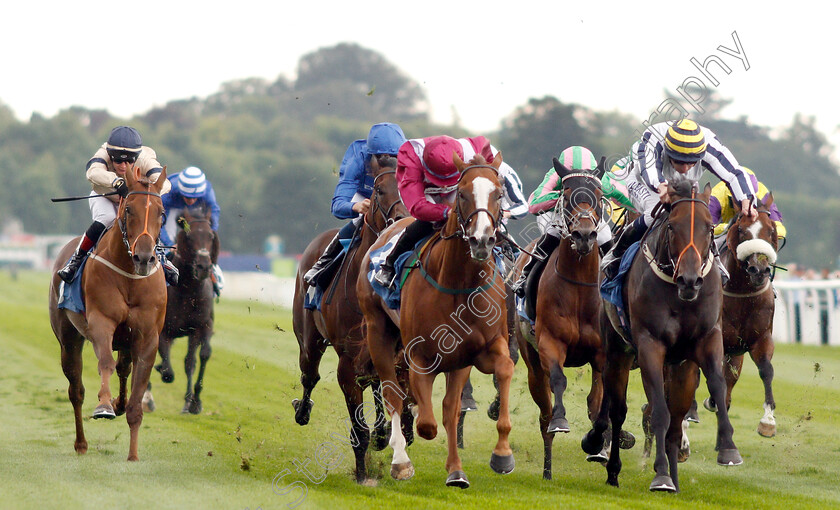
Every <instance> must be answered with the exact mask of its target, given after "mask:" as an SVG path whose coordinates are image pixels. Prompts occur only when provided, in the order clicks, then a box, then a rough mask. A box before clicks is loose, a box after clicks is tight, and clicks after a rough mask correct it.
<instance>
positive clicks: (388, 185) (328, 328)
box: [292, 157, 408, 483]
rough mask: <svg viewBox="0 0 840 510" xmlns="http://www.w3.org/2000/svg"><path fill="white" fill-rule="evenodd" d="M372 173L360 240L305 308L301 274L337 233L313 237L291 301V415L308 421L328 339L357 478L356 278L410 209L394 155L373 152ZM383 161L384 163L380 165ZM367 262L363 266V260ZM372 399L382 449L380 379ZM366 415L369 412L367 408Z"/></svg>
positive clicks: (363, 439) (360, 425)
mask: <svg viewBox="0 0 840 510" xmlns="http://www.w3.org/2000/svg"><path fill="white" fill-rule="evenodd" d="M370 161H371V174H372V175H373V178H374V180H373V183H374V188H373V194H372V195H371V207H370V209H368V211H367V213H366V214H365V215H364V222H363V224H362V226H361V227H360V230H359V232H358V234H357V235H358V237H359V243H358V245H356V246H355V247H353V248H351V250H350V252H349V253H347V254H346V255H345V259H344V261H343V262H342V269H341V270H340V272H339V273H338V274H337V275H336V276H335V277H334V280H333V282H332V285H331V290H328V291H327V292H325V293H324V296H323V297H322V299H321V310H320V311H316V310H307V309H305V308H304V306H303V305H304V297H305V294H306V292H307V291H308V290H309V285H308V284H307V283H306V282H304V280H303V275H304V274H305V273H306V271H308V270H309V268H310V267H312V265H313V264H314V263H315V261H316V260H317V259H318V257H319V256H320V255H321V253H323V250H324V249H325V247H326V246H327V244H328V243H329V242H330V240H331V239H332V238H333V236H334V235H335V234H336V232H337V231H336V230H330V231H327V232H324V233H323V234H321V235H319V236H318V237H316V238H315V239H314V240H313V241H312V242H311V243H310V244H309V246H308V247H307V248H306V251H304V253H303V258H302V259H301V262H300V265H299V267H298V273H297V281H296V283H295V296H294V301H293V310H292V313H293V317H292V318H293V326H294V331H295V336H296V337H297V340H298V346H299V348H300V359H299V361H300V371H301V376H300V381H301V383H302V385H303V396H302V397H301V399H300V400H297V399H296V400H295V402H293V405H294V407H295V420H296V421H297V423H298V424H300V425H305V424H307V423H309V417H310V412H311V410H312V400H311V399H310V395H311V394H312V390H313V388H314V387H315V384H317V382H318V380H319V379H320V378H321V376H320V374H319V373H318V367H319V366H320V363H321V357H322V356H323V354H324V352H325V350H326V348H327V345H328V344H327V343H326V342H325V339H326V340H328V341H329V344H332V346H333V348H334V349H335V352H336V354H338V370H337V377H338V384H339V386H340V387H341V391H342V392H344V399H345V402H346V404H347V411H348V413H349V416H350V420H351V427H352V430H351V431H350V432H351V434H352V435H351V438H352V441H351V444H352V447H353V453H354V455H355V459H356V481H357V482H359V483H362V482H365V481H366V480H367V469H366V467H365V453H366V452H367V448H368V444H369V442H370V433H369V431H368V425H367V423H366V421H365V414H366V413H365V412H363V411H364V409H363V405H364V404H363V395H362V393H363V389H364V388H363V387H362V386H360V385H359V383H358V382H357V380H356V369H355V360H356V357H357V356H358V353H359V349H361V348H362V347H363V345H364V344H363V338H364V327H363V324H362V322H363V319H364V316H363V315H362V311H361V310H360V309H359V307H358V305H357V304H356V303H357V302H358V299H357V298H356V279H357V277H358V275H359V272H360V268H361V267H362V260H363V259H364V258H365V253H366V252H367V250H368V248H370V246H371V245H372V244H373V242H374V241H375V240H376V238H377V236H378V235H379V233H380V232H381V231H382V230H384V229H385V227H387V226H388V225H390V224H391V223H393V222H394V220H397V219H400V218H404V217H406V216H408V211H407V210H406V208H405V205H403V203H402V200H401V199H400V194H399V190H398V189H397V181H396V178H395V173H396V170H395V168H396V158H393V157H390V158H381V159H379V158H377V157H372V158H371V160H370ZM381 165H382V166H381ZM365 267H367V266H365ZM373 384H374V402H375V406H376V412H377V420H376V423H375V431H374V448H377V449H379V450H381V449H383V448H384V447H385V445H386V441H387V437H388V434H387V431H386V430H385V425H386V424H387V422H386V420H385V418H384V412H383V411H382V400H381V398H380V397H379V394H378V392H377V391H376V389H377V387H378V382H374V383H373ZM368 415H369V413H368Z"/></svg>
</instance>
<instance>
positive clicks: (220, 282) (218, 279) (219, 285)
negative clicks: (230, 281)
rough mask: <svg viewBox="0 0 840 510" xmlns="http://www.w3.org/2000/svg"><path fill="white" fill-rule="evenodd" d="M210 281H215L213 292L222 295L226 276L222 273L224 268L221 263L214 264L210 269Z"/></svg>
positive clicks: (217, 295)
mask: <svg viewBox="0 0 840 510" xmlns="http://www.w3.org/2000/svg"><path fill="white" fill-rule="evenodd" d="M210 281H212V282H213V293H214V294H216V297H219V296H221V295H222V289H224V288H225V277H224V276H223V275H222V268H221V267H219V264H213V267H212V268H211V270H210Z"/></svg>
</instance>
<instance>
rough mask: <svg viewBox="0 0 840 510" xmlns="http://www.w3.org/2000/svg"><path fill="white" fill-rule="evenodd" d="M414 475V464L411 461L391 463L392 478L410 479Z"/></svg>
mask: <svg viewBox="0 0 840 510" xmlns="http://www.w3.org/2000/svg"><path fill="white" fill-rule="evenodd" d="M412 476H414V466H413V465H412V464H411V461H408V462H404V463H402V464H391V478H393V479H394V480H408V479H410V478H411V477H412Z"/></svg>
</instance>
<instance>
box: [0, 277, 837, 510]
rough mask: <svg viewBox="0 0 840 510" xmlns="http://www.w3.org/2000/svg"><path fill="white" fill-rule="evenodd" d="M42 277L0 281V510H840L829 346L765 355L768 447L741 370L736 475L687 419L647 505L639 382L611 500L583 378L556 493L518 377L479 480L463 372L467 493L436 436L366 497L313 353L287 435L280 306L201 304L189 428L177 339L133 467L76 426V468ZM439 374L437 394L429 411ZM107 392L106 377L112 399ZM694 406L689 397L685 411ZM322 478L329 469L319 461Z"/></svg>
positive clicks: (104, 432) (286, 356)
mask: <svg viewBox="0 0 840 510" xmlns="http://www.w3.org/2000/svg"><path fill="white" fill-rule="evenodd" d="M47 288H48V275H46V274H44V273H33V272H21V273H19V274H18V275H17V276H16V278H12V277H11V276H10V275H9V274H8V273H7V272H2V273H0V508H62V509H72V508H142V509H146V508H178V509H184V508H231V509H245V508H248V509H251V510H254V509H256V508H262V509H264V510H267V509H272V508H278V509H279V508H292V507H297V508H330V509H334V510H336V509H339V508H340V509H344V508H417V509H421V508H450V507H457V508H459V509H467V508H480V509H483V510H484V509H489V508H511V509H513V508H528V509H531V508H558V507H563V508H587V509H588V508H673V507H677V508H695V509H697V508H700V509H702V508H721V507H724V508H827V507H840V488H838V487H840V485H838V473H840V436H839V435H838V431H840V350H837V349H836V348H827V347H803V346H787V345H780V346H777V351H776V356H775V359H774V366H775V368H776V379H775V385H774V389H775V392H776V401H777V411H776V418H777V422H778V434H777V436H776V437H774V438H772V439H766V438H762V437H759V436H758V434H756V432H755V429H756V426H757V424H758V420H759V418H760V417H761V414H762V409H761V404H762V400H763V391H762V387H761V382H760V380H759V378H758V374H757V370H756V369H755V366H754V365H753V364H752V362H751V361H750V360H746V361H745V363H744V367H745V369H744V374H743V376H742V379H741V382H739V384H738V386H737V387H736V389H735V395H734V399H733V404H732V410H731V417H732V421H733V425H734V426H735V441H736V443H737V445H738V446H739V448H740V451H741V454H742V455H743V457H744V461H745V463H744V465H742V466H740V467H732V468H724V467H719V466H717V465H716V464H715V458H716V455H715V452H714V432H715V418H714V415H712V414H711V413H708V412H706V411H705V410H703V409H701V411H700V412H701V415H700V417H701V423H700V424H693V425H692V426H691V429H690V436H691V441H692V455H691V458H690V459H689V460H688V462H686V463H684V464H681V465H680V481H681V489H682V492H681V493H680V494H676V495H668V494H654V493H650V492H649V491H648V485H649V484H650V481H651V480H652V478H653V474H652V468H651V463H650V461H649V460H647V459H643V458H642V457H641V424H640V423H641V413H640V412H639V407H640V406H641V404H642V403H643V396H642V391H641V384H640V382H639V375H638V372H634V373H633V374H632V375H631V388H630V395H629V405H630V411H629V413H628V421H627V424H626V427H627V428H629V430H631V431H632V432H633V433H635V434H636V435H637V437H638V438H639V444H638V445H637V446H636V448H634V449H633V450H630V451H627V452H623V453H624V455H623V456H622V460H623V463H624V468H623V471H622V473H621V476H620V479H619V480H620V483H621V487H620V488H618V489H616V488H613V487H609V486H607V485H605V484H604V481H605V480H606V472H605V470H604V468H603V467H602V466H601V465H598V464H590V463H587V462H586V461H585V460H584V455H583V454H582V452H581V450H580V438H581V436H582V435H583V433H584V432H585V431H586V430H587V429H588V424H587V422H586V418H585V398H586V393H587V392H588V384H589V370H588V369H586V368H584V369H570V370H569V371H568V375H569V389H568V390H567V398H566V403H567V408H568V416H569V420H570V422H571V425H572V432H571V433H570V434H567V435H561V436H558V437H556V438H555V442H554V479H553V480H552V481H550V482H546V481H543V480H542V478H541V473H542V441H541V439H540V436H539V433H538V430H537V408H536V406H535V405H534V404H533V402H532V400H531V398H530V394H529V393H528V390H527V387H526V376H527V374H526V370H525V367H524V365H523V364H521V363H520V364H519V365H518V366H517V369H516V373H515V376H514V383H513V386H512V394H511V398H512V406H511V407H512V418H513V427H514V428H513V431H512V432H511V442H512V444H513V447H514V452H515V456H516V470H515V471H514V472H513V473H512V474H510V475H507V476H504V477H503V476H499V475H496V474H495V473H493V472H492V471H491V470H490V468H489V466H488V461H489V459H490V453H491V449H492V447H493V445H494V443H495V436H496V434H495V426H494V423H493V422H491V421H490V420H489V419H488V418H487V416H486V414H485V411H486V407H487V404H488V403H489V401H490V398H491V396H492V391H493V390H492V382H491V380H490V377H489V376H484V375H477V374H476V373H475V372H474V375H473V383H474V386H475V387H476V397H477V400H478V401H479V405H480V409H479V412H476V413H470V414H469V415H468V418H467V424H466V427H465V430H466V446H467V448H466V450H463V451H462V459H463V463H464V470H465V471H466V473H467V474H468V476H469V478H470V481H471V482H472V487H471V488H470V489H468V490H465V491H462V490H458V489H448V488H446V487H444V485H443V482H444V479H445V477H446V472H445V469H444V460H445V456H446V447H445V445H446V443H445V433H444V430H443V426H442V425H439V433H438V437H437V438H436V439H434V440H432V441H423V440H418V441H417V442H416V443H415V444H414V445H413V446H411V447H410V448H409V455H410V456H411V458H412V460H413V462H414V464H415V467H416V475H415V477H414V478H413V479H412V480H410V481H408V482H396V481H394V480H392V479H391V478H390V476H389V475H388V468H389V464H390V449H386V450H385V451H383V452H372V453H371V454H370V459H369V466H370V468H369V469H370V471H371V474H372V475H374V476H376V477H378V478H379V479H378V483H377V486H375V487H362V486H358V485H356V484H355V483H354V482H353V480H352V476H351V470H352V466H353V462H352V459H353V456H352V452H351V450H350V448H349V447H348V446H346V445H345V444H343V442H344V441H346V438H347V434H348V431H347V428H346V425H345V421H344V420H345V418H346V410H345V409H346V408H345V406H344V401H343V397H342V394H341V392H340V390H339V389H338V385H337V384H336V382H335V365H336V357H335V354H334V353H333V352H332V351H328V352H327V354H326V355H325V356H324V362H323V364H322V370H321V375H322V380H321V382H320V383H319V385H318V387H317V388H316V390H315V392H314V394H313V399H314V400H315V407H314V409H313V411H312V421H311V423H310V424H309V425H307V426H305V427H301V426H299V425H297V424H296V423H295V422H294V416H293V411H292V406H291V405H290V401H291V400H292V399H293V398H296V397H299V396H300V383H299V381H298V377H299V372H298V369H297V355H298V351H297V342H296V341H295V338H294V334H293V332H292V325H291V314H290V312H289V311H288V310H284V309H278V308H273V307H270V306H266V305H262V304H258V303H254V302H243V301H238V302H237V301H228V300H224V299H223V300H222V301H221V303H219V304H218V305H217V308H216V334H215V336H214V337H213V340H212V344H213V357H212V359H211V360H210V364H209V366H208V369H207V376H206V379H205V389H204V393H203V401H204V411H203V413H202V414H201V415H199V416H193V415H182V414H180V410H181V407H182V405H183V401H182V397H183V394H184V390H185V386H184V385H185V377H184V373H183V363H182V359H183V356H184V353H185V349H186V341H185V339H179V340H177V341H176V344H175V347H174V348H173V366H174V368H175V371H176V379H175V382H174V383H173V384H168V385H165V384H163V383H162V382H161V381H160V377H159V376H158V374H157V373H156V372H154V373H153V375H152V381H153V383H154V395H155V397H156V401H157V410H156V411H155V412H154V413H147V414H146V415H145V417H144V420H143V426H142V428H141V433H140V461H139V462H134V463H129V462H127V461H126V460H125V459H126V457H127V455H128V426H127V425H126V423H125V418H124V417H118V418H117V419H116V420H114V421H93V420H90V419H88V420H86V421H85V431H86V434H87V439H88V442H89V444H90V447H89V451H88V453H87V454H86V455H83V456H78V455H76V454H75V452H74V451H73V438H74V432H73V417H72V407H71V405H70V402H69V401H68V399H67V381H66V379H65V378H64V375H63V374H62V372H61V368H60V363H59V346H58V342H57V341H56V340H55V337H54V336H53V334H52V331H51V329H50V326H49V320H48V317H47ZM84 362H85V372H84V382H85V385H86V389H87V398H86V402H85V407H84V412H85V414H90V413H91V411H92V410H93V407H94V406H95V403H96V392H97V390H98V376H97V375H96V359H95V357H94V355H93V350H92V349H91V348H90V346H89V345H88V346H86V348H85V355H84ZM442 387H443V378H439V380H438V382H437V384H436V399H435V402H436V403H435V407H436V412H437V413H438V418H439V412H440V396H441V395H442ZM116 389H117V379H116V377H114V379H113V383H112V390H113V391H116ZM706 396H707V392H706V390H705V386H704V385H701V389H700V390H699V391H698V399H701V400H702V398H705V397H706ZM319 462H320V464H331V465H332V466H333V468H332V469H331V470H330V471H329V472H328V473H327V472H325V470H324V469H323V468H321V467H320V464H319Z"/></svg>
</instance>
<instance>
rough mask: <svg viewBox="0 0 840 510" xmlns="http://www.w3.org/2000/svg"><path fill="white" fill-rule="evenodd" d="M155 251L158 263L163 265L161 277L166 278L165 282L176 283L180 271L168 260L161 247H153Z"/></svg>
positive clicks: (173, 284)
mask: <svg viewBox="0 0 840 510" xmlns="http://www.w3.org/2000/svg"><path fill="white" fill-rule="evenodd" d="M155 251H156V252H157V257H158V260H160V265H161V266H162V267H163V278H164V279H165V280H166V283H168V284H169V285H172V286H173V287H174V286H175V285H178V277H179V276H180V275H181V272H180V271H178V268H177V267H175V264H173V263H172V261H171V260H169V257H167V256H166V254H165V253H164V252H163V247H162V246H160V245H157V246H156V247H155Z"/></svg>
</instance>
